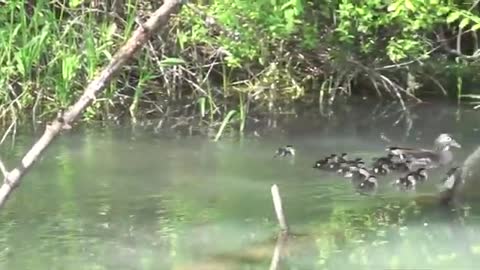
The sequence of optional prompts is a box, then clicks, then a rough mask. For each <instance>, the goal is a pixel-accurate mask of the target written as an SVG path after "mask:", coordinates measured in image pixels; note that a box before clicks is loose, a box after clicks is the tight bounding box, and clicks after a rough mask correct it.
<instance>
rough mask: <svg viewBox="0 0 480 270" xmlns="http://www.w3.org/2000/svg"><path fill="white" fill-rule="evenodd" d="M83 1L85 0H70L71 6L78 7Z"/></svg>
mask: <svg viewBox="0 0 480 270" xmlns="http://www.w3.org/2000/svg"><path fill="white" fill-rule="evenodd" d="M82 3H83V0H70V7H71V8H74V7H78V6H79V5H80V4H82Z"/></svg>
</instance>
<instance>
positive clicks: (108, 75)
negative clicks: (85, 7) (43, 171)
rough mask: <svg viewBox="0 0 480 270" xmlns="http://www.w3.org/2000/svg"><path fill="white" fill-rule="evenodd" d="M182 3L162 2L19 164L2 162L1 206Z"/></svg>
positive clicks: (49, 125)
mask: <svg viewBox="0 0 480 270" xmlns="http://www.w3.org/2000/svg"><path fill="white" fill-rule="evenodd" d="M181 3H182V1H181V0H165V1H164V3H163V5H162V6H161V7H160V8H159V9H157V10H156V11H155V12H154V13H153V14H152V15H151V17H150V19H148V20H147V21H146V22H145V23H144V24H141V25H140V26H139V27H138V28H137V29H136V30H135V31H134V32H133V34H132V37H131V38H130V39H129V40H128V41H127V43H126V44H125V45H124V46H123V47H121V48H120V50H119V51H118V52H117V53H116V54H115V55H114V56H113V58H112V60H111V61H110V63H109V64H108V65H107V66H106V67H105V68H104V69H103V70H102V72H101V73H100V74H99V75H97V76H96V78H95V79H94V80H93V81H91V82H90V83H89V84H88V86H87V87H86V88H85V90H84V92H83V94H82V96H81V97H80V98H79V100H78V101H77V102H76V103H75V104H74V105H73V106H71V107H69V108H68V109H67V110H66V111H65V112H64V113H61V114H60V115H59V116H58V117H57V118H56V119H55V120H54V121H53V122H52V123H50V124H47V126H46V128H45V132H44V133H43V135H42V137H40V139H38V141H37V142H36V143H35V144H34V145H33V146H32V148H31V149H30V150H29V151H28V152H27V153H26V154H25V156H24V157H23V158H22V160H21V163H20V165H19V166H17V167H16V168H14V169H13V170H11V171H8V170H7V168H5V166H3V165H2V171H4V173H6V175H4V179H3V184H2V186H1V187H0V207H2V206H3V205H4V204H5V201H6V200H7V199H8V197H9V195H10V194H11V193H12V191H13V190H14V189H15V188H16V187H18V185H19V184H20V181H21V179H22V178H23V176H25V174H26V173H27V171H28V170H29V169H30V168H31V167H32V165H33V164H34V163H35V161H36V160H37V159H38V158H39V157H40V155H41V154H42V153H43V151H45V150H46V149H47V147H48V146H49V145H50V144H51V142H52V141H53V140H54V139H55V138H56V137H57V136H58V135H59V134H60V132H61V131H62V130H65V129H69V128H70V127H71V124H72V123H73V122H74V121H75V119H76V118H77V117H78V116H79V115H80V114H81V113H82V112H83V110H85V108H87V106H89V105H90V103H91V102H92V101H94V100H95V97H96V95H97V94H99V93H101V92H102V91H103V90H104V89H105V88H106V87H107V85H108V83H109V82H110V81H111V79H112V78H113V77H114V76H115V74H116V73H117V72H118V71H119V70H120V68H121V67H122V66H123V65H125V63H126V62H127V61H128V60H130V59H131V58H132V57H133V55H134V54H135V53H136V52H137V51H138V50H140V48H141V47H142V46H143V45H144V44H145V43H146V42H147V41H148V40H149V38H150V37H151V35H152V34H153V33H154V32H155V31H156V30H157V29H158V28H160V27H161V26H164V25H166V24H167V22H168V20H169V18H170V16H171V15H172V14H175V13H176V12H178V11H179V8H180V6H181Z"/></svg>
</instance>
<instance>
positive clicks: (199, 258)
mask: <svg viewBox="0 0 480 270" xmlns="http://www.w3.org/2000/svg"><path fill="white" fill-rule="evenodd" d="M459 118H460V119H461V121H458V119H459ZM479 120H480V116H479V115H478V113H477V112H474V111H471V110H469V109H461V110H460V114H459V113H458V110H457V109H456V108H453V107H450V106H446V105H442V106H434V105H432V104H423V105H417V106H415V107H412V108H411V111H410V113H409V115H408V116H406V115H405V114H404V112H402V111H401V110H398V108H395V106H390V107H388V106H387V107H385V106H379V107H378V108H376V107H375V106H372V105H371V104H368V103H360V104H356V105H354V106H350V107H346V108H344V109H343V111H341V112H338V113H336V114H335V117H332V119H330V121H329V122H326V121H325V120H324V119H323V118H318V117H316V116H315V115H313V114H308V113H304V114H303V115H301V116H298V117H297V118H295V117H292V116H282V117H278V119H277V120H276V121H278V122H277V124H276V127H274V128H268V127H267V128H265V127H264V128H262V129H260V128H259V127H257V128H258V130H256V131H257V134H259V135H260V137H257V136H251V135H246V136H245V137H244V138H243V139H241V140H229V139H225V140H223V141H221V142H219V143H212V142H210V141H208V140H205V139H203V138H200V137H189V138H177V137H176V136H164V135H165V134H160V135H158V134H157V135H156V134H154V133H153V132H150V131H148V130H147V131H142V130H138V129H137V130H135V131H134V132H132V130H131V129H126V128H108V129H99V130H81V131H78V132H76V133H72V134H69V135H68V136H65V137H63V138H62V139H61V140H60V141H59V143H58V144H56V145H54V146H53V147H52V148H51V149H49V151H48V153H47V155H46V156H45V157H44V158H43V159H42V160H40V161H39V163H38V165H37V167H36V168H35V169H34V170H32V172H31V174H30V175H29V176H28V177H27V178H26V179H25V181H24V182H23V184H22V186H21V188H20V189H19V190H18V191H17V193H16V194H15V195H14V196H13V197H12V200H11V201H10V202H9V203H8V205H7V208H5V209H3V210H2V212H1V213H0V220H1V223H0V233H1V234H0V268H5V269H7V268H9V269H30V268H35V269H112V268H115V269H159V268H160V269H267V268H270V269H291V268H292V269H293V268H294V269H334V268H335V269H351V268H354V269H473V266H474V265H476V264H478V263H477V262H480V258H479V256H480V234H479V231H478V230H479V228H480V210H479V209H478V208H477V207H475V206H476V205H478V202H477V201H476V200H475V199H471V200H470V201H469V206H470V208H458V209H455V208H444V207H441V206H439V205H438V204H436V203H435V196H436V194H437V193H438V189H437V186H438V184H439V180H440V178H441V176H442V175H443V174H444V173H445V171H446V170H447V169H448V168H442V169H439V170H436V171H433V172H432V173H431V177H430V180H429V181H428V182H427V183H425V185H422V186H421V187H419V188H418V190H417V191H416V192H414V193H413V192H411V193H401V192H397V191H395V190H393V189H392V188H391V186H390V185H389V183H390V181H392V180H393V179H392V178H391V177H393V176H388V177H383V178H379V183H380V190H379V192H378V193H377V194H376V195H375V196H361V195H359V194H357V193H355V192H354V190H353V188H352V186H351V185H350V183H349V182H348V181H346V180H345V179H344V178H341V177H339V176H338V175H336V174H332V173H328V172H322V171H317V170H313V169H312V168H311V167H312V165H313V162H314V161H315V160H317V159H319V158H321V157H324V156H326V155H329V154H330V153H334V152H336V153H339V152H348V153H349V154H350V156H351V157H355V156H359V157H364V158H366V159H367V160H368V159H370V158H372V157H375V156H378V155H381V154H383V153H384V148H385V146H387V145H390V144H396V143H401V144H406V145H412V146H421V147H430V146H431V144H432V141H433V138H435V137H436V136H437V135H438V134H439V133H442V132H449V133H451V134H452V135H453V136H454V137H455V138H456V139H457V141H459V142H461V143H462V146H463V148H462V149H460V150H459V151H456V152H455V163H457V164H461V163H462V162H463V160H465V158H466V157H467V156H469V155H470V154H471V153H472V151H473V149H475V148H476V147H477V145H478V132H479V130H478V128H479V127H478V123H479ZM250 128H251V131H254V129H255V128H256V127H250ZM252 134H253V133H252ZM30 142H31V137H30V136H27V135H25V136H23V137H22V136H20V137H19V138H18V140H17V146H16V148H15V149H18V148H20V149H25V148H26V147H28V145H29V144H30ZM286 144H293V145H294V146H295V148H296V150H297V155H296V156H295V158H293V159H290V158H283V159H273V158H272V156H273V153H274V151H275V150H276V149H277V148H278V146H281V145H286ZM21 152H23V151H18V150H17V152H12V150H11V148H7V147H5V145H4V146H2V157H3V156H7V155H8V156H9V158H10V161H12V160H14V159H16V158H18V157H19V155H20V154H21ZM470 160H471V164H473V165H471V166H472V167H478V166H475V165H476V164H480V161H478V162H477V161H476V160H475V159H473V158H470ZM9 164H11V162H9ZM475 174H476V173H473V175H471V176H470V177H471V179H475ZM478 175H479V176H480V173H479V174H478ZM477 178H478V177H477ZM472 181H475V180H472ZM274 183H276V184H278V185H279V186H280V188H281V192H282V199H283V201H284V206H285V213H286V215H287V220H288V221H289V225H290V228H291V229H292V231H293V235H292V236H290V237H288V238H282V237H279V236H278V235H277V231H278V228H277V222H276V219H275V215H274V211H273V207H272V202H271V195H270V192H269V189H270V186H271V185H272V184H274ZM476 183H478V181H476V182H473V185H472V186H473V187H475V186H476V185H475V184H476ZM470 191H471V193H472V194H476V192H475V191H474V190H470ZM472 198H475V196H472Z"/></svg>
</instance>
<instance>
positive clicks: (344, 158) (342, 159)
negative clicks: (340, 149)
mask: <svg viewBox="0 0 480 270" xmlns="http://www.w3.org/2000/svg"><path fill="white" fill-rule="evenodd" d="M347 156H348V154H347V153H342V154H341V155H340V157H339V158H338V160H339V162H340V163H348V162H349V160H348V159H347Z"/></svg>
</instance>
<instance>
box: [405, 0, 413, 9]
mask: <svg viewBox="0 0 480 270" xmlns="http://www.w3.org/2000/svg"><path fill="white" fill-rule="evenodd" d="M405 6H406V7H407V8H408V9H410V10H412V11H413V10H415V7H414V6H413V4H412V2H411V1H410V0H405Z"/></svg>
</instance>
